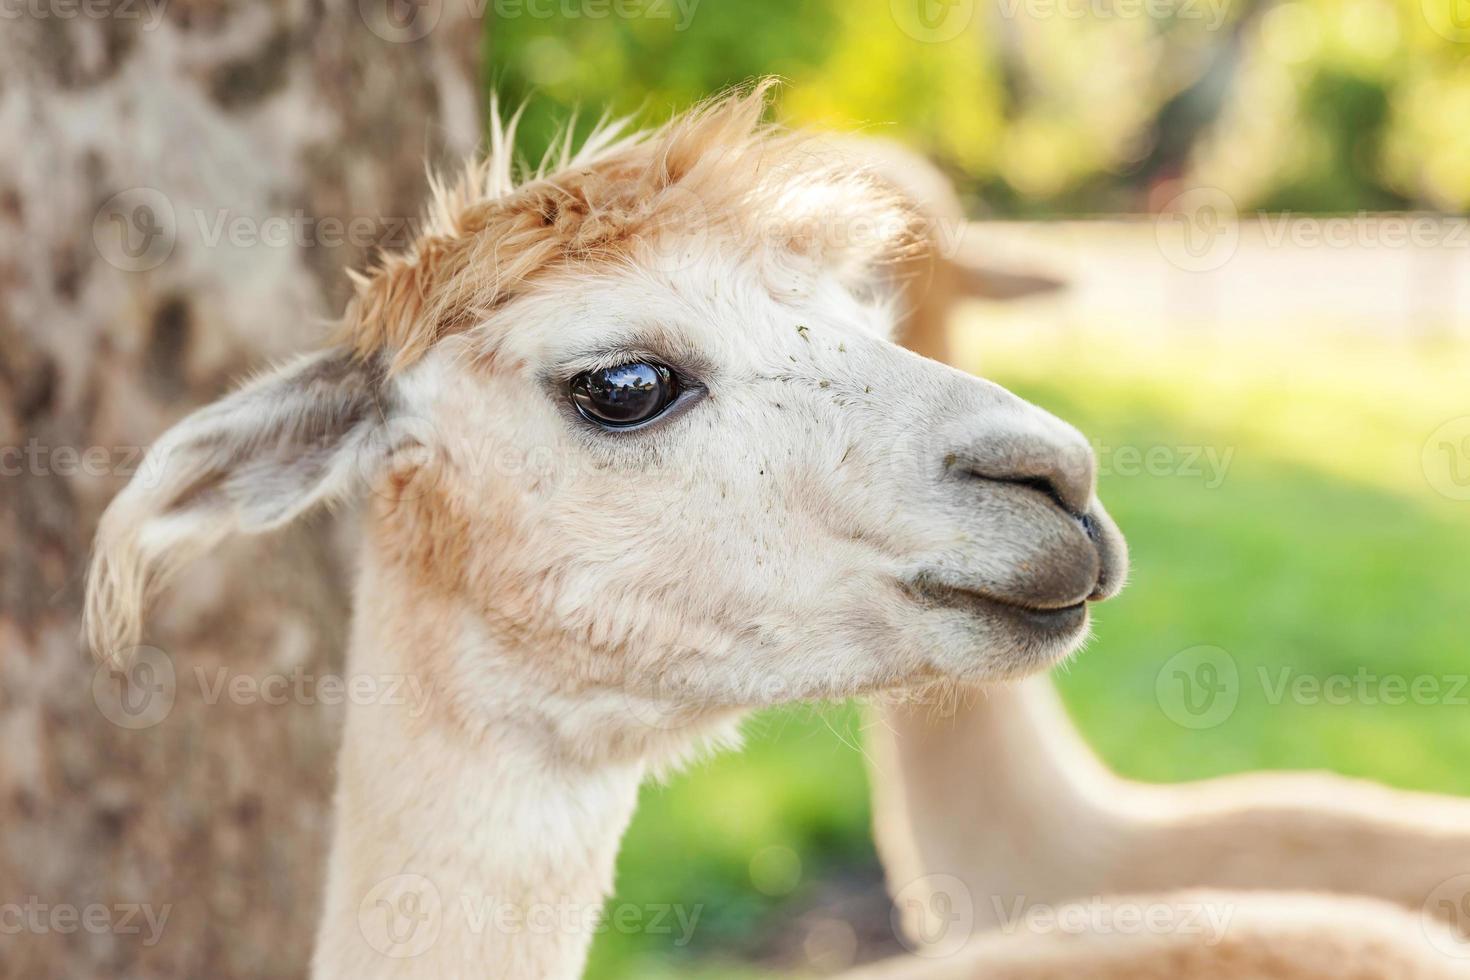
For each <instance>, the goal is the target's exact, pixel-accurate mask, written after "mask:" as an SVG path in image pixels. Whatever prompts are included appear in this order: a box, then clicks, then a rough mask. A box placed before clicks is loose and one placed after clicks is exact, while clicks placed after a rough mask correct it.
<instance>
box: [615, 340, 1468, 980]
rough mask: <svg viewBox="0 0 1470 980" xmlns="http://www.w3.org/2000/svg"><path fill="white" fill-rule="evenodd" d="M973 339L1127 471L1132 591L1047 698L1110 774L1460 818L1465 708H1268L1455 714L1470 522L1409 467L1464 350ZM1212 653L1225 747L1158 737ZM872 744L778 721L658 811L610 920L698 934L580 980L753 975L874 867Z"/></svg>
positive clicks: (1004, 379) (639, 939)
mask: <svg viewBox="0 0 1470 980" xmlns="http://www.w3.org/2000/svg"><path fill="white" fill-rule="evenodd" d="M962 339H963V340H964V341H965V343H964V345H963V347H962V357H961V360H962V362H963V363H965V364H966V365H967V366H969V367H972V368H975V367H980V368H983V369H984V370H983V373H984V374H986V375H987V376H989V377H991V378H993V379H994V380H997V381H999V382H1001V383H1002V384H1005V385H1007V386H1008V387H1011V388H1012V389H1013V390H1015V391H1017V392H1018V393H1020V394H1022V395H1024V396H1025V397H1027V398H1029V399H1031V400H1032V401H1035V402H1037V403H1039V404H1041V405H1043V406H1045V407H1047V408H1049V409H1051V410H1053V411H1055V412H1056V413H1057V414H1059V415H1062V416H1063V417H1065V418H1067V419H1069V420H1070V421H1072V422H1074V423H1075V424H1077V425H1078V426H1079V427H1080V428H1081V429H1082V430H1083V431H1084V432H1086V433H1088V435H1089V437H1091V438H1092V439H1093V440H1094V442H1095V443H1096V444H1097V445H1098V446H1099V447H1100V448H1106V450H1107V451H1108V458H1109V459H1112V460H1114V462H1115V465H1114V466H1113V467H1112V469H1113V472H1105V473H1104V475H1103V476H1102V478H1101V491H1102V495H1103V499H1104V500H1105V501H1106V502H1107V504H1108V506H1109V508H1110V510H1111V511H1112V513H1113V515H1114V516H1115V517H1116V518H1117V519H1118V521H1119V523H1120V524H1121V525H1122V527H1123V529H1124V531H1125V533H1126V534H1127V535H1128V538H1129V542H1130V545H1131V547H1132V551H1133V573H1132V576H1131V584H1130V586H1129V588H1128V590H1127V591H1126V592H1124V594H1123V595H1122V596H1121V597H1120V598H1119V599H1117V600H1116V601H1114V602H1113V603H1110V604H1108V605H1107V606H1104V607H1102V608H1100V609H1099V610H1098V614H1097V629H1096V638H1095V639H1094V641H1093V642H1092V643H1091V644H1090V646H1089V647H1088V649H1087V650H1086V651H1085V652H1084V653H1083V654H1082V655H1081V656H1080V657H1078V658H1077V659H1076V660H1075V661H1073V662H1072V663H1071V664H1070V665H1068V667H1067V668H1066V669H1065V670H1064V671H1062V672H1061V675H1060V677H1059V681H1060V684H1061V687H1062V691H1063V694H1064V696H1065V698H1066V701H1067V703H1068V704H1069V706H1070V707H1071V709H1072V712H1073V714H1074V716H1075V717H1076V719H1077V721H1078V723H1079V724H1080V725H1081V726H1082V728H1083V730H1084V731H1085V732H1086V734H1087V736H1088V738H1089V740H1090V741H1091V742H1092V744H1093V745H1095V746H1096V747H1097V748H1098V750H1099V751H1100V752H1101V753H1102V754H1103V755H1104V757H1106V758H1107V759H1108V761H1109V762H1110V763H1111V764H1112V765H1114V766H1115V767H1116V768H1117V769H1118V770H1119V771H1121V772H1123V773H1125V774H1127V775H1129V776H1133V777H1136V778H1140V779H1150V780H1180V779H1191V778H1198V777H1202V776H1212V775H1218V774H1222V773H1229V772H1237V771H1241V770H1245V769H1253V768H1308V769H1313V768H1316V769H1332V770H1336V771H1338V772H1342V773H1348V774H1352V775H1357V776H1365V777H1371V778H1374V779H1379V780H1382V781H1385V782H1387V783H1390V784H1393V785H1396V786H1403V787H1409V788H1415V789H1427V790H1438V791H1445V792H1457V793H1464V794H1470V768H1467V767H1466V766H1465V765H1464V760H1465V759H1466V758H1467V757H1470V706H1467V703H1466V702H1467V701H1470V685H1467V686H1466V688H1465V689H1462V690H1459V691H1458V692H1457V693H1458V697H1457V698H1456V699H1454V700H1455V703H1445V700H1446V699H1445V698H1443V697H1441V698H1440V699H1439V700H1438V701H1437V702H1430V703H1406V704H1401V705H1389V704H1383V703H1376V704H1375V703H1368V702H1367V701H1366V700H1365V699H1362V698H1356V697H1354V698H1352V699H1351V700H1350V702H1349V703H1346V704H1331V703H1325V702H1321V703H1315V704H1313V703H1305V701H1304V700H1302V699H1293V698H1291V697H1289V696H1288V697H1285V698H1278V697H1275V696H1274V695H1275V693H1276V692H1275V691H1274V690H1272V688H1273V687H1274V686H1275V685H1276V684H1277V683H1278V681H1279V678H1280V676H1281V671H1282V670H1283V669H1288V668H1289V670H1290V671H1291V672H1292V673H1291V675H1290V676H1293V677H1295V676H1300V675H1307V676H1309V677H1312V678H1327V677H1330V676H1333V675H1340V676H1345V677H1347V678H1353V677H1355V676H1356V675H1358V674H1359V672H1360V671H1367V672H1369V673H1370V674H1371V675H1373V676H1377V677H1382V676H1385V675H1397V676H1400V677H1403V678H1405V680H1406V681H1408V680H1412V679H1414V678H1429V679H1431V681H1432V682H1434V683H1438V684H1440V685H1441V687H1440V690H1441V692H1449V691H1452V690H1453V688H1454V685H1455V684H1456V683H1458V682H1457V681H1456V680H1455V679H1456V678H1460V677H1464V676H1465V675H1467V674H1470V643H1467V633H1470V596H1467V593H1470V503H1466V502H1459V501H1455V500H1451V499H1449V498H1447V497H1445V496H1443V495H1441V494H1439V493H1437V492H1436V491H1435V489H1434V488H1433V486H1432V485H1431V483H1430V481H1429V480H1428V479H1427V478H1426V475H1425V471H1424V467H1423V464H1422V462H1421V452H1422V450H1423V447H1424V445H1425V442H1426V440H1428V439H1429V437H1430V434H1431V433H1433V432H1434V431H1435V429H1436V428H1438V427H1439V426H1440V425H1441V424H1442V423H1444V422H1445V421H1447V420H1449V419H1453V418H1456V417H1459V416H1464V415H1470V385H1467V384H1466V378H1467V377H1470V351H1467V350H1466V349H1464V348H1456V347H1447V346H1444V345H1440V346H1433V347H1429V346H1426V347H1413V346H1409V345H1407V344H1397V343H1389V342H1368V341H1353V342H1349V341H1344V340H1341V339H1339V338H1332V339H1329V338H1327V337H1322V338H1321V339H1297V340H1294V341H1291V342H1286V341H1283V340H1281V339H1279V338H1264V337H1241V336H1233V337H1230V338H1228V340H1226V339H1221V340H1209V339H1202V338H1201V337H1199V336H1194V337H1193V338H1192V339H1191V338H1185V337H1173V338H1171V339H1169V340H1167V341H1161V340H1159V339H1158V338H1157V337H1155V338H1153V339H1151V340H1148V341H1145V340H1143V339H1141V335H1139V336H1138V337H1137V338H1136V339H1132V340H1129V339H1128V337H1120V336H1117V335H1110V336H1106V337H1103V336H1079V335H1051V334H1046V333H1042V332H1039V331H1038V332H1030V331H1025V330H1020V329H1017V328H1014V327H1006V326H1004V325H1003V324H1002V325H998V326H997V325H994V324H992V325H990V326H988V327H980V326H976V327H975V329H973V330H972V331H970V332H967V333H964V334H963V335H962ZM1119 447H1136V448H1137V449H1138V450H1139V452H1140V453H1141V454H1142V453H1146V452H1147V451H1148V450H1149V449H1151V448H1154V447H1164V449H1167V450H1168V451H1169V454H1168V456H1167V457H1166V456H1165V455H1164V452H1163V449H1160V450H1159V451H1157V452H1156V453H1155V460H1156V465H1155V467H1154V474H1153V475H1149V474H1147V473H1144V472H1139V473H1137V474H1133V473H1132V471H1131V470H1130V469H1129V468H1128V467H1127V466H1126V465H1123V466H1118V465H1116V463H1117V462H1118V461H1119V460H1118V457H1117V456H1116V453H1117V451H1118V449H1119ZM1211 448H1213V450H1214V451H1215V457H1214V458H1215V459H1216V460H1217V461H1220V460H1224V459H1225V458H1226V456H1225V454H1226V453H1227V452H1228V453H1229V454H1230V455H1229V457H1228V460H1229V463H1228V466H1226V467H1225V468H1224V469H1223V471H1222V470H1220V469H1219V468H1218V466H1217V468H1216V469H1215V470H1213V471H1211V470H1209V469H1208V468H1202V470H1201V472H1199V473H1198V474H1196V473H1193V472H1192V471H1191V470H1190V469H1189V468H1188V467H1186V466H1184V465H1183V464H1185V463H1187V461H1188V456H1189V454H1190V453H1192V452H1194V451H1195V450H1196V449H1198V450H1200V451H1201V454H1202V458H1203V452H1204V451H1206V450H1208V449H1211ZM1166 458H1167V459H1168V460H1169V464H1167V465H1166V464H1165V460H1166ZM1122 462H1123V463H1125V464H1126V462H1127V457H1126V456H1125V457H1123V459H1122ZM1201 465H1202V467H1203V465H1204V464H1203V463H1202V464H1201ZM1200 645H1207V646H1211V647H1218V648H1221V649H1223V650H1224V651H1226V654H1227V655H1228V657H1229V659H1230V661H1231V662H1232V663H1233V665H1234V667H1235V669H1236V671H1237V676H1238V678H1239V683H1238V692H1237V693H1238V701H1237V703H1236V705H1235V707H1234V710H1233V711H1232V712H1231V713H1230V714H1229V715H1228V717H1225V718H1224V719H1223V720H1222V721H1220V723H1219V724H1217V725H1215V726H1213V727H1209V728H1202V729H1192V728H1186V727H1183V726H1181V725H1179V724H1177V723H1176V722H1175V721H1173V720H1171V719H1170V716H1169V715H1168V714H1166V713H1165V711H1164V709H1163V708H1162V707H1161V705H1160V703H1159V697H1158V695H1157V694H1156V683H1157V681H1158V678H1159V675H1160V671H1161V670H1162V669H1163V668H1164V665H1165V664H1166V662H1168V661H1169V659H1170V658H1171V657H1173V656H1174V655H1175V654H1177V653H1179V652H1180V651H1183V650H1186V649H1189V648H1191V647H1195V646H1200ZM1263 671H1264V672H1265V673H1264V675H1263V673H1262V672H1263ZM1263 677H1264V679H1263ZM1354 683H1356V682H1354ZM1421 683H1422V682H1421ZM1373 684H1374V682H1372V681H1370V682H1369V685H1370V686H1369V689H1370V690H1380V691H1381V690H1382V689H1381V688H1374V687H1373V686H1372V685H1373ZM861 725H862V722H861V714H860V713H859V712H857V711H856V710H855V709H852V708H839V709H828V710H826V711H824V712H821V713H818V712H816V711H814V710H813V709H799V710H794V711H791V712H785V713H775V714H770V715H764V716H762V717H760V718H758V719H756V721H754V722H753V723H752V725H751V726H750V729H749V733H750V738H749V748H748V749H747V750H746V751H745V752H744V753H743V754H740V755H727V756H724V757H721V758H718V759H715V760H712V761H710V762H708V763H705V764H703V765H701V766H700V767H698V768H696V769H695V770H694V771H692V772H690V773H688V774H685V775H683V776H680V777H677V778H676V779H674V780H673V781H672V782H671V783H670V784H669V785H668V786H654V787H649V788H648V789H647V790H646V791H645V793H644V799H643V805H642V807H641V809H640V812H639V815H638V817H637V818H636V819H635V821H634V825H633V827H632V830H631V831H630V833H629V835H628V838H627V841H626V844H625V847H624V849H623V854H622V858H621V862H620V866H619V867H620V872H619V879H618V895H617V897H616V898H615V899H614V902H615V903H631V904H637V905H644V904H652V903H659V902H683V903H686V904H701V905H702V906H703V908H702V910H701V917H700V920H699V922H698V925H697V927H696V929H695V930H694V934H693V939H692V941H690V942H689V943H688V945H687V946H683V947H677V948H676V947H675V946H674V944H673V939H674V938H675V937H674V936H652V935H648V934H645V933H635V934H608V935H604V936H603V937H601V938H600V939H599V940H598V943H597V945H596V947H595V950H594V956H593V966H592V969H591V971H590V972H589V976H591V977H596V978H610V977H640V978H641V977H663V976H668V977H674V976H678V977H693V978H698V980H736V978H741V977H750V976H758V975H761V974H759V973H758V972H757V971H754V970H751V969H744V970H742V969H741V968H740V967H739V966H738V965H736V964H735V958H736V957H737V956H738V955H739V951H740V950H741V949H742V946H743V944H744V943H746V942H747V941H748V937H749V936H750V935H751V934H752V933H755V932H758V931H760V930H762V929H769V928H770V927H771V924H772V923H773V922H779V921H780V917H781V915H782V903H783V901H788V900H789V899H790V898H791V896H793V895H795V896H799V895H800V893H801V890H802V888H803V887H805V886H806V885H807V884H808V883H810V882H811V881H813V880H816V879H818V878H820V877H821V876H822V875H823V874H824V873H826V872H827V871H829V870H831V869H834V868H838V867H840V866H843V865H845V864H849V865H850V864H854V863H861V862H871V861H872V860H874V858H873V856H872V846H871V843H870V841H869V837H868V821H869V811H868V805H867V796H866V789H865V786H864V777H863V771H862V758H861V755H860V753H859V751H858V750H857V749H856V748H855V747H854V746H855V745H856V743H857V742H858V740H859V738H860V733H861ZM772 848H785V849H788V851H781V850H776V851H772V850H770V849H772ZM791 853H794V855H795V856H796V859H797V860H799V862H800V875H799V876H797V877H796V878H795V879H794V882H793V875H792V870H793V869H792V867H791V857H790V854H791ZM753 862H754V863H755V867H754V869H753V867H752V863H753ZM773 866H774V868H775V871H774V872H773V871H772V867H773ZM793 883H794V888H793V889H792V890H791V893H790V894H789V895H788V894H786V890H787V888H788V887H789V886H792V885H793ZM760 886H764V887H765V888H766V889H767V891H774V892H775V894H767V893H766V892H763V891H762V890H761V887H760Z"/></svg>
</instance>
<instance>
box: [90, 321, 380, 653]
mask: <svg viewBox="0 0 1470 980" xmlns="http://www.w3.org/2000/svg"><path fill="white" fill-rule="evenodd" d="M390 407H391V406H390V399H389V397H388V390H387V381H386V379H385V376H384V372H383V371H382V369H381V368H380V367H379V366H378V365H376V364H369V363H364V362H362V361H360V360H357V359H355V358H353V357H352V356H351V355H350V354H348V353H346V352H344V351H341V350H332V351H327V352H324V353H321V354H315V355H310V356H307V357H304V358H301V359H299V360H297V361H295V362H293V363H291V364H288V365H287V366H285V367H283V368H280V369H279V370H276V371H273V372H271V373H269V374H266V375H264V376H262V377H260V378H257V379H256V380H255V381H253V382H251V383H250V384H247V385H246V386H245V387H243V388H241V389H240V390H238V391H236V392H235V393H234V394H231V395H229V396H227V397H225V398H223V399H221V400H219V401H217V402H215V403H214V404H212V405H208V406H206V407H204V408H202V409H200V410H199V411H197V412H195V413H194V414H192V415H190V416H188V417H187V418H185V419H184V420H183V421H181V422H179V423H178V424H177V425H175V426H174V427H173V428H172V429H170V430H168V431H167V432H166V433H164V434H163V436H162V437H161V438H160V439H159V440H158V442H157V443H156V444H154V446H153V447H152V449H150V450H149V451H148V454H147V456H146V457H145V458H144V461H143V463H142V465H141V466H140V467H139V469H138V471H137V473H136V474H134V476H133V478H132V480H131V482H129V483H128V485H127V486H126V487H124V488H123V491H122V492H121V493H119V494H118V495H117V497H116V498H114V500H113V501H112V503H111V504H110V505H109V506H108V508H107V510H106V512H105V513H104V514H103V515H102V520H101V522H100V523H99V525H98V529H97V540H96V543H95V545H94V548H93V554H92V564H91V568H90V570H89V572H88V580H87V601H86V631H87V640H88V642H89V643H90V644H91V646H92V649H93V651H94V652H95V653H96V654H97V655H98V656H100V657H104V658H112V657H115V656H117V655H118V654H119V652H120V651H123V650H125V649H127V648H129V647H131V646H133V645H134V644H136V643H137V640H138V636H139V633H140V629H141V620H142V613H143V607H144V605H145V603H146V602H147V600H148V598H149V597H150V595H151V593H152V591H153V589H154V588H155V587H156V586H157V585H158V584H161V582H162V581H163V580H164V579H166V578H167V576H168V574H169V573H170V572H172V571H174V570H175V569H177V568H178V567H179V566H180V565H182V564H183V563H185V562H186V561H188V560H189V559H191V558H194V557H197V556H199V555H201V554H203V553H204V552H206V551H208V550H209V549H210V548H211V547H213V546H214V545H216V544H218V543H219V542H220V541H222V540H224V539H225V538H226V537H229V536H230V535H232V534H259V533H261V532H265V531H270V530H273V529H275V528H279V527H282V526H284V525H285V524H288V523H290V522H291V521H292V520H294V519H295V518H297V517H299V516H301V515H302V514H304V513H306V512H307V511H308V510H310V509H312V508H314V507H316V506H318V505H321V504H323V503H329V502H332V501H337V500H341V499H343V498H345V497H346V496H348V494H350V493H351V492H352V491H353V490H354V489H355V488H356V487H357V486H358V485H360V484H361V483H363V482H364V481H365V480H366V479H369V478H371V476H372V475H373V473H374V471H375V470H376V469H377V467H379V466H381V464H382V462H383V459H384V458H386V456H387V454H388V450H389V448H390V447H388V446H387V445H386V442H387V440H386V438H385V436H384V433H386V431H387V429H388V426H387V422H388V416H389V414H390Z"/></svg>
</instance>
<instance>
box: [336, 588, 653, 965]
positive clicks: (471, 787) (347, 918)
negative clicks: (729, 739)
mask: <svg viewBox="0 0 1470 980" xmlns="http://www.w3.org/2000/svg"><path fill="white" fill-rule="evenodd" d="M403 578H404V577H402V576H396V575H395V574H394V573H393V572H392V570H385V569H383V568H381V567H374V565H373V563H372V562H371V561H369V562H368V563H367V567H366V568H365V570H364V573H363V579H362V582H361V583H360V588H359V593H358V595H359V601H358V604H357V605H358V616H357V619H356V622H355V626H354V634H353V643H352V650H351V653H350V655H349V665H348V666H349V671H348V672H349V677H348V682H349V684H351V683H353V682H354V681H355V682H357V683H360V684H362V685H364V689H366V688H367V687H368V685H372V688H373V689H374V690H376V691H379V692H387V691H388V690H389V689H390V687H391V686H392V684H393V681H394V680H396V679H404V680H402V682H401V683H400V685H399V690H400V694H401V697H399V698H397V699H393V698H390V697H388V696H386V695H385V696H384V697H382V698H378V699H376V700H377V702H378V703H362V702H363V701H364V700H365V699H363V698H356V697H355V698H349V707H348V710H347V725H346V732H345V735H344V742H343V748H342V753H341V758H340V762H339V767H338V780H339V781H338V788H337V799H336V815H335V837H334V839H333V842H332V850H331V858H330V862H329V870H328V882H327V897H326V907H325V913H324V919H323V922H322V926H321V930H320V933H319V936H318V943H317V950H316V955H315V960H314V975H315V976H316V977H318V978H337V977H344V978H349V977H350V978H354V980H356V978H363V977H401V978H407V977H435V978H438V977H459V976H489V975H493V976H499V977H514V978H517V980H521V978H526V980H530V978H536V980H541V978H546V980H551V978H556V980H562V978H572V977H577V976H579V975H580V974H581V971H582V968H583V964H584V962H585V959H586V955H587V949H588V947H589V945H590V943H591V939H592V935H593V933H594V931H595V929H596V927H597V923H598V916H599V915H600V913H601V910H602V905H603V901H604V899H605V898H606V896H607V895H608V894H609V892H610V891H611V888H612V880H613V869H614V862H615V859H616V855H617V849H618V842H619V840H620V838H621V837H622V834H623V831H624V830H625V829H626V827H627V825H628V821H629V819H630V818H631V817H632V814H633V808H634V805H635V803H636V800H637V795H638V786H639V783H640V781H641V779H642V777H643V773H644V768H645V767H644V762H643V760H642V759H641V758H638V757H633V756H627V755H625V756H624V757H622V758H621V759H618V760H615V761H600V762H597V763H596V764H594V763H592V762H590V761H588V760H587V758H586V757H585V755H583V756H580V757H579V756H578V755H577V754H576V753H575V752H573V751H570V750H569V747H568V745H567V733H566V731H565V725H566V717H565V714H566V713H565V712H559V711H557V710H556V709H555V708H554V707H550V708H548V707H546V705H548V704H550V705H554V704H555V703H556V699H555V698H554V697H551V696H549V695H547V694H546V693H545V692H542V691H538V690H536V688H535V684H534V683H532V682H530V681H529V680H528V678H527V677H526V676H524V675H523V674H524V672H525V670H526V667H525V665H527V664H534V663H535V662H536V660H535V658H534V657H533V656H530V653H531V652H530V651H523V650H510V649H504V648H502V647H499V646H497V645H496V644H495V643H494V642H493V641H492V640H490V639H489V638H488V635H489V634H488V632H487V631H485V630H483V629H481V628H479V627H478V626H477V622H476V620H475V618H474V616H473V615H472V614H471V613H469V612H468V610H467V607H465V606H463V605H457V604H456V603H455V602H453V601H452V600H447V599H443V598H436V597H432V596H428V595H423V594H416V593H415V590H414V588H413V586H412V585H411V583H409V582H407V581H404V580H403ZM516 665H521V667H520V671H521V673H517V671H516V669H515V667H516ZM471 675H473V676H471ZM387 701H395V702H403V703H383V702H387ZM528 705H530V706H535V707H533V708H530V709H528ZM543 713H544V715H545V716H544V717H543Z"/></svg>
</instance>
